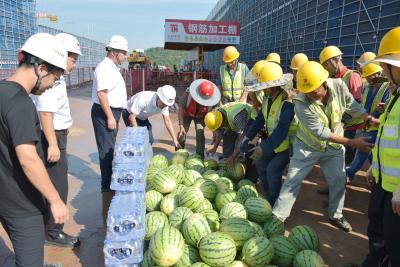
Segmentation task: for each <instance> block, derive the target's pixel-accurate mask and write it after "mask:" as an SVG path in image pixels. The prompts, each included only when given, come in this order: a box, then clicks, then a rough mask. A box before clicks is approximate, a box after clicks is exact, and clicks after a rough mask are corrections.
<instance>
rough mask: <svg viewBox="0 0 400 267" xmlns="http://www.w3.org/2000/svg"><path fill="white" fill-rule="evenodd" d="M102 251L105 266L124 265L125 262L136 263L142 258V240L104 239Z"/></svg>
mask: <svg viewBox="0 0 400 267" xmlns="http://www.w3.org/2000/svg"><path fill="white" fill-rule="evenodd" d="M103 252H104V262H105V265H106V266H126V265H127V264H137V263H140V262H141V261H142V260H143V240H141V239H132V240H128V241H109V240H105V241H104V248H103ZM124 264H125V265H124ZM128 266H130V265H128Z"/></svg>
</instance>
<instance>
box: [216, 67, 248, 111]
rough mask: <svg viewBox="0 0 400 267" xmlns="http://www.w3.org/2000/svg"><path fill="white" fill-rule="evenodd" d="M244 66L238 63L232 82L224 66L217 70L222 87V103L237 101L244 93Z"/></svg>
mask: <svg viewBox="0 0 400 267" xmlns="http://www.w3.org/2000/svg"><path fill="white" fill-rule="evenodd" d="M245 72H246V65H245V64H243V63H238V65H237V69H236V72H235V74H234V75H235V76H234V79H233V81H232V79H231V75H230V73H229V71H228V70H227V67H226V65H222V66H221V67H220V69H219V75H220V77H221V85H222V98H223V102H224V103H226V102H236V101H239V100H240V98H241V97H242V94H243V92H244V78H245V77H246V73H245Z"/></svg>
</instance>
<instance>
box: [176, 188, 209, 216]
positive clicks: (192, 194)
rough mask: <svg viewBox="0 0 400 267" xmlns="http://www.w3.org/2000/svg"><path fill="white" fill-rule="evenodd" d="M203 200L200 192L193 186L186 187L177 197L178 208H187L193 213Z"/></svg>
mask: <svg viewBox="0 0 400 267" xmlns="http://www.w3.org/2000/svg"><path fill="white" fill-rule="evenodd" d="M203 199H204V196H203V193H202V192H201V190H200V189H199V188H197V187H194V186H189V187H186V188H185V189H183V191H182V192H181V193H180V194H179V195H178V202H179V206H181V207H187V208H189V209H191V210H192V211H195V210H196V209H197V208H198V207H199V206H200V205H201V200H203Z"/></svg>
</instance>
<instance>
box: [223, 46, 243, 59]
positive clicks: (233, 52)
mask: <svg viewBox="0 0 400 267" xmlns="http://www.w3.org/2000/svg"><path fill="white" fill-rule="evenodd" d="M239 55H240V53H239V51H237V49H236V47H234V46H231V45H230V46H227V47H226V48H225V50H224V62H225V63H229V62H232V61H234V60H235V59H237V58H238V57H239Z"/></svg>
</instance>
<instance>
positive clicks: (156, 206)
mask: <svg viewBox="0 0 400 267" xmlns="http://www.w3.org/2000/svg"><path fill="white" fill-rule="evenodd" d="M162 199H163V195H162V194H161V193H160V192H157V191H155V190H150V191H147V192H146V210H147V211H154V210H160V203H161V200H162Z"/></svg>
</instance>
